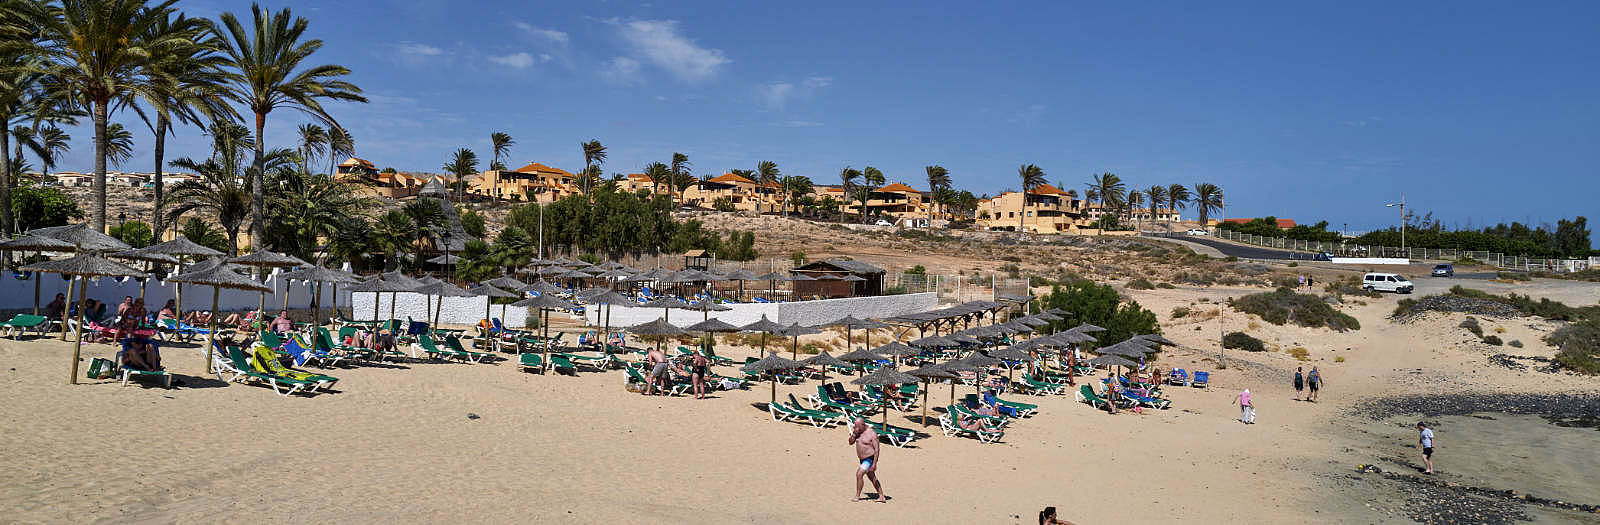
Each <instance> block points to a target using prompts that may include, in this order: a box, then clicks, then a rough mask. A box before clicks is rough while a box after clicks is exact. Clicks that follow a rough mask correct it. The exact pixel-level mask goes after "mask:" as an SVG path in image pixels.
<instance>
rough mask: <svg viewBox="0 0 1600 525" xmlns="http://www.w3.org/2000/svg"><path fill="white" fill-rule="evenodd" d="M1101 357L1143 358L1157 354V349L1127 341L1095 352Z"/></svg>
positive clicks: (1134, 341)
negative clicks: (1149, 354) (1150, 354)
mask: <svg viewBox="0 0 1600 525" xmlns="http://www.w3.org/2000/svg"><path fill="white" fill-rule="evenodd" d="M1094 352H1095V353H1097V354H1100V355H1120V356H1125V357H1143V356H1144V355H1145V354H1148V353H1151V352H1155V349H1153V348H1150V347H1149V346H1145V345H1144V344H1142V343H1141V342H1139V341H1136V340H1132V339H1130V340H1127V341H1123V342H1120V343H1117V344H1114V345H1111V346H1107V347H1104V348H1099V349H1096V350H1094Z"/></svg>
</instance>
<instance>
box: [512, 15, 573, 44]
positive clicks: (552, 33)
mask: <svg viewBox="0 0 1600 525" xmlns="http://www.w3.org/2000/svg"><path fill="white" fill-rule="evenodd" d="M511 25H512V26H514V27H516V28H517V29H521V30H522V32H524V33H527V34H529V35H532V36H536V37H539V38H543V39H545V40H549V41H551V42H556V43H558V44H561V45H567V43H568V42H569V41H571V36H570V35H568V34H567V32H566V31H557V30H555V29H547V28H543V27H533V26H532V25H530V24H528V23H527V22H521V21H516V22H512V23H511Z"/></svg>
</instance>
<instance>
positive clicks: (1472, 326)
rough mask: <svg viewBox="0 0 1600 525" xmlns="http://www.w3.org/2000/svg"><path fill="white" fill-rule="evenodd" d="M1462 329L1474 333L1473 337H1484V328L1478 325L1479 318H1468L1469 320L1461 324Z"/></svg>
mask: <svg viewBox="0 0 1600 525" xmlns="http://www.w3.org/2000/svg"><path fill="white" fill-rule="evenodd" d="M1461 327H1462V328H1466V329H1467V331H1468V332H1472V335H1475V336H1477V337H1479V338H1482V337H1483V327H1482V326H1479V325H1478V319H1477V318H1474V317H1468V318H1467V320H1465V321H1462V322H1461Z"/></svg>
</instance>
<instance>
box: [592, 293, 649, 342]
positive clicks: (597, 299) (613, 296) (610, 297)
mask: <svg viewBox="0 0 1600 525" xmlns="http://www.w3.org/2000/svg"><path fill="white" fill-rule="evenodd" d="M584 302H587V303H589V304H592V305H599V306H605V307H606V320H605V326H604V330H605V331H604V332H602V333H601V336H600V340H602V341H604V340H605V339H606V337H608V336H610V335H611V308H612V307H613V306H616V305H619V304H620V305H625V306H632V305H636V304H639V303H638V301H634V300H633V298H631V297H628V296H626V295H622V294H620V293H617V292H614V291H611V290H606V291H605V292H603V293H600V294H597V295H595V296H593V297H588V298H585V299H584ZM595 317H599V315H598V314H597V315H596V316H595Z"/></svg>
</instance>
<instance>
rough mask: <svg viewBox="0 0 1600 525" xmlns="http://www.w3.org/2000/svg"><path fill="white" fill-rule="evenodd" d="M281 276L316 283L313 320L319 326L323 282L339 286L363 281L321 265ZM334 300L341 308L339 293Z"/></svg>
mask: <svg viewBox="0 0 1600 525" xmlns="http://www.w3.org/2000/svg"><path fill="white" fill-rule="evenodd" d="M279 277H280V278H283V279H288V280H293V281H306V282H309V283H316V295H314V296H313V297H316V298H317V300H316V301H313V302H312V303H311V304H312V308H311V322H312V324H313V325H314V326H317V327H320V326H322V321H321V319H322V311H321V310H322V304H321V303H320V301H321V298H322V285H323V283H327V284H331V285H334V286H338V285H340V284H359V283H360V282H361V279H360V278H358V277H356V276H355V274H352V273H350V272H346V271H343V270H334V269H331V268H323V267H321V266H307V267H305V268H301V269H299V270H295V271H292V272H288V273H285V274H283V275H280V276H279ZM333 300H334V304H333V308H334V309H335V310H337V309H338V308H339V303H338V301H339V295H338V294H337V293H336V294H334V296H333Z"/></svg>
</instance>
